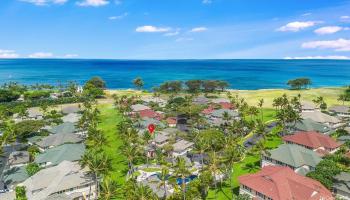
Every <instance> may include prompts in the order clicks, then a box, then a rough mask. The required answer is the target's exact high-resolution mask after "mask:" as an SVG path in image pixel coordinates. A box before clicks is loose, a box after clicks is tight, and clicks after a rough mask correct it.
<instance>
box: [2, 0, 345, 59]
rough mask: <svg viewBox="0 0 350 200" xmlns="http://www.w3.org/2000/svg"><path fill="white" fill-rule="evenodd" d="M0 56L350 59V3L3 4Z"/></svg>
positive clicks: (41, 0) (147, 0)
mask: <svg viewBox="0 0 350 200" xmlns="http://www.w3.org/2000/svg"><path fill="white" fill-rule="evenodd" d="M0 58H77V59H80V58H87V59H95V58H100V59H350V0H264V1H262V0H1V3H0Z"/></svg>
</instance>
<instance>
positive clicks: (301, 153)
mask: <svg viewBox="0 0 350 200" xmlns="http://www.w3.org/2000/svg"><path fill="white" fill-rule="evenodd" d="M269 152H270V154H271V155H265V156H267V157H270V158H272V159H274V160H278V161H280V162H283V163H285V164H287V165H289V166H293V167H295V168H298V167H301V166H303V165H307V166H311V167H316V165H317V164H318V163H319V162H320V161H321V160H322V159H321V157H320V156H319V155H318V154H317V153H316V152H314V151H312V150H310V149H306V148H304V147H301V146H299V145H295V144H282V145H280V146H279V147H278V148H277V149H273V150H269Z"/></svg>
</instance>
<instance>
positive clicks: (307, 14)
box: [301, 13, 312, 17]
mask: <svg viewBox="0 0 350 200" xmlns="http://www.w3.org/2000/svg"><path fill="white" fill-rule="evenodd" d="M310 15H312V13H304V14H302V15H301V16H303V17H306V16H310Z"/></svg>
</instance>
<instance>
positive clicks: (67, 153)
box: [34, 143, 85, 167]
mask: <svg viewBox="0 0 350 200" xmlns="http://www.w3.org/2000/svg"><path fill="white" fill-rule="evenodd" d="M84 151H85V145H84V144H81V143H80V144H64V145H61V146H57V147H54V148H51V149H47V150H46V151H45V152H43V153H41V154H39V155H37V156H36V157H35V160H34V162H36V163H38V164H39V165H40V166H41V167H48V166H55V165H58V164H60V163H61V162H62V161H64V160H67V161H72V162H73V161H78V160H80V159H81V157H82V156H83V154H84Z"/></svg>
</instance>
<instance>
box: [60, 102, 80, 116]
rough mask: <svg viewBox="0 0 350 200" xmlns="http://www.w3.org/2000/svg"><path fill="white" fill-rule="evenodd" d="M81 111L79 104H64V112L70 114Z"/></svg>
mask: <svg viewBox="0 0 350 200" xmlns="http://www.w3.org/2000/svg"><path fill="white" fill-rule="evenodd" d="M79 111H80V106H79V104H73V105H63V106H62V112H63V113H64V114H70V113H77V112H79Z"/></svg>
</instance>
